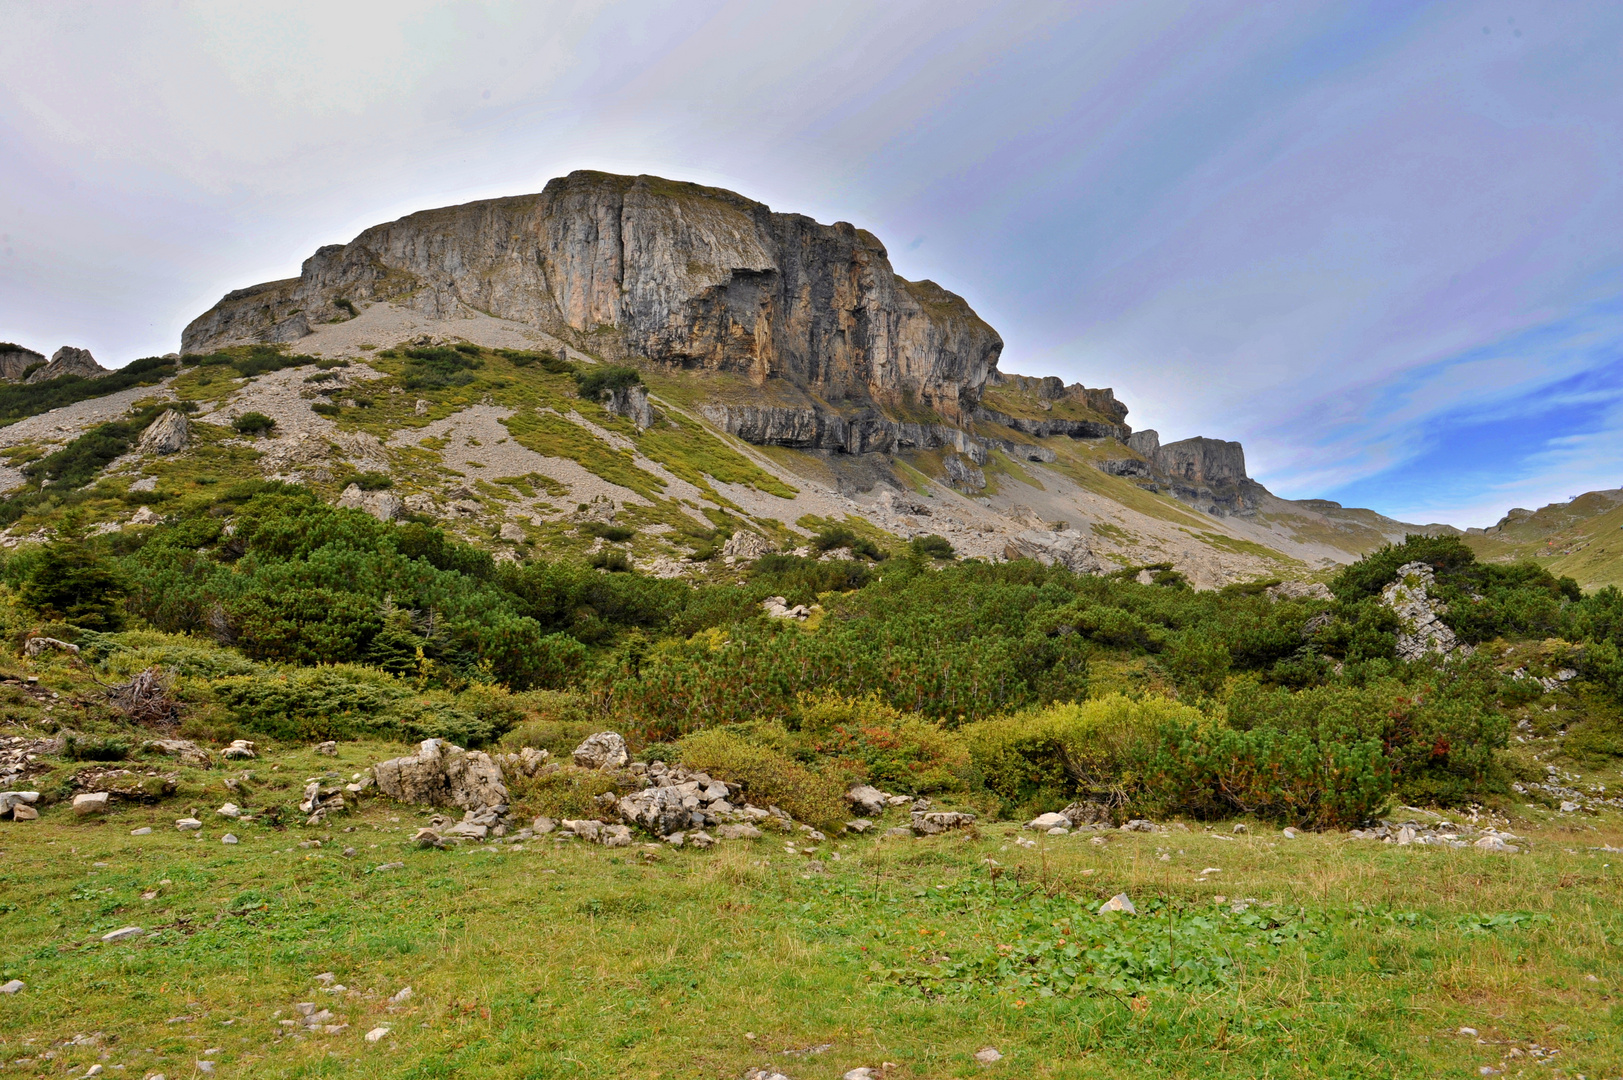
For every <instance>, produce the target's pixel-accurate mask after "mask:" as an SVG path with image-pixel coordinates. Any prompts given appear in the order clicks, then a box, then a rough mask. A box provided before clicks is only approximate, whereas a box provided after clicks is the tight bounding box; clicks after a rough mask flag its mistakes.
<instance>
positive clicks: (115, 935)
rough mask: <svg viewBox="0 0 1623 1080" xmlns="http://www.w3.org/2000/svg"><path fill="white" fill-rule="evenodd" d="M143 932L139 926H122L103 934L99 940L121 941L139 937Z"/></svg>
mask: <svg viewBox="0 0 1623 1080" xmlns="http://www.w3.org/2000/svg"><path fill="white" fill-rule="evenodd" d="M143 932H144V931H142V929H141V928H140V927H139V926H124V927H120V928H119V929H117V930H113V931H109V932H108V933H105V934H103V935H102V936H101V939H102V940H103V941H123V940H124V939H126V938H132V937H140V936H141V934H142V933H143Z"/></svg>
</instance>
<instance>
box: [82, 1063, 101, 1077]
mask: <svg viewBox="0 0 1623 1080" xmlns="http://www.w3.org/2000/svg"><path fill="white" fill-rule="evenodd" d="M101 1074H102V1067H101V1066H100V1065H92V1066H90V1068H88V1069H86V1070H85V1076H86V1077H91V1076H100V1075H101Z"/></svg>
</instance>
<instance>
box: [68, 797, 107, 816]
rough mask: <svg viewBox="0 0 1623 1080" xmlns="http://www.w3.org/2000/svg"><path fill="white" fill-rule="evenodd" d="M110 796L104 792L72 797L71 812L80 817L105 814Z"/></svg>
mask: <svg viewBox="0 0 1623 1080" xmlns="http://www.w3.org/2000/svg"><path fill="white" fill-rule="evenodd" d="M109 798H110V796H109V795H108V794H107V792H105V791H94V792H87V793H85V794H83V795H75V796H74V797H73V812H74V813H75V814H78V815H79V816H80V817H85V816H88V815H90V814H105V813H106V812H107V800H108V799H109Z"/></svg>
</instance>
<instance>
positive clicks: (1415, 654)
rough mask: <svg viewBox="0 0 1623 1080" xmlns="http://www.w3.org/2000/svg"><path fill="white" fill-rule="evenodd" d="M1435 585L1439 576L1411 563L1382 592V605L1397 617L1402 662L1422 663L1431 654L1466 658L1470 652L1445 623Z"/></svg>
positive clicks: (1400, 570) (1399, 569) (1399, 654)
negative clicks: (1457, 654)
mask: <svg viewBox="0 0 1623 1080" xmlns="http://www.w3.org/2000/svg"><path fill="white" fill-rule="evenodd" d="M1436 585H1437V577H1436V574H1435V573H1434V572H1433V571H1432V568H1431V567H1430V566H1429V565H1428V564H1426V563H1423V562H1412V563H1404V564H1403V565H1402V566H1400V567H1398V577H1397V580H1396V581H1394V582H1392V584H1390V585H1388V586H1387V587H1386V588H1384V589H1382V590H1381V603H1383V604H1385V605H1386V606H1387V607H1389V608H1391V609H1392V613H1393V614H1394V615H1396V616H1397V617H1398V641H1397V654H1398V659H1400V660H1419V659H1420V658H1421V657H1424V656H1426V655H1427V654H1430V653H1435V654H1437V655H1439V656H1448V655H1449V654H1451V653H1453V652H1454V651H1456V650H1460V651H1462V652H1465V653H1467V654H1468V653H1470V651H1471V647H1470V646H1469V645H1461V644H1460V641H1459V638H1458V637H1456V636H1455V634H1454V631H1453V630H1451V629H1450V628H1449V627H1448V625H1447V624H1446V623H1444V622H1443V620H1442V618H1441V616H1442V614H1443V612H1444V610H1445V608H1444V606H1443V603H1442V602H1441V601H1440V600H1436V599H1434V598H1433V597H1432V596H1431V590H1432V589H1433V588H1435V587H1436Z"/></svg>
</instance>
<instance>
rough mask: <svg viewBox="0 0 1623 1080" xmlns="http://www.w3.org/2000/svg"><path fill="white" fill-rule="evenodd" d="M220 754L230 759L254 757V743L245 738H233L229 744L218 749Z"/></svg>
mask: <svg viewBox="0 0 1623 1080" xmlns="http://www.w3.org/2000/svg"><path fill="white" fill-rule="evenodd" d="M220 756H221V757H223V758H229V759H231V760H237V759H240V758H251V757H254V756H255V754H254V744H253V743H252V742H250V741H249V740H247V739H233V740H231V745H230V746H228V747H226V748H225V749H224V750H221V751H220Z"/></svg>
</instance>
